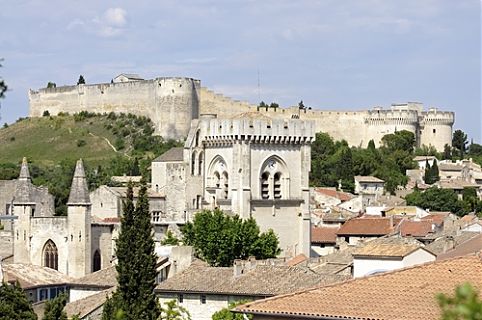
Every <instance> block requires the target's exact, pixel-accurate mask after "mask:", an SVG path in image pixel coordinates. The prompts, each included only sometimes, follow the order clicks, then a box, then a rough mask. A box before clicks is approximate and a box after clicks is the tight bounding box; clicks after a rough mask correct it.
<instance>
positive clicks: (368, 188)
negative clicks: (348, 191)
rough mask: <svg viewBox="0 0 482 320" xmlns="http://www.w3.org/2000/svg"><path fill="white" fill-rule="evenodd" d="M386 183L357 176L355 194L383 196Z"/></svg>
mask: <svg viewBox="0 0 482 320" xmlns="http://www.w3.org/2000/svg"><path fill="white" fill-rule="evenodd" d="M384 190H385V181H383V180H382V179H378V178H377V177H372V176H355V194H364V195H379V196H381V195H383V194H384V193H385V192H384Z"/></svg>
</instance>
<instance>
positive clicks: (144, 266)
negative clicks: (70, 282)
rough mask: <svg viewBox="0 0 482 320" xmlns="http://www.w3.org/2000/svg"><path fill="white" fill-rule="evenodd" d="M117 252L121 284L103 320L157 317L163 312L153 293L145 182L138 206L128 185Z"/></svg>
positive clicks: (153, 266)
mask: <svg viewBox="0 0 482 320" xmlns="http://www.w3.org/2000/svg"><path fill="white" fill-rule="evenodd" d="M116 255H117V260H118V263H117V266H116V270H117V281H118V287H117V291H116V292H114V294H113V296H112V298H111V299H110V300H109V301H108V302H107V303H106V308H105V310H104V313H103V315H102V319H119V318H122V319H125V320H134V319H146V320H154V319H157V318H158V317H159V314H160V310H159V306H158V303H157V299H156V296H155V294H154V287H155V279H156V275H157V272H156V260H157V257H156V254H155V252H154V240H153V238H152V227H151V218H150V213H149V202H148V199H147V187H146V184H145V181H143V182H142V185H141V188H140V190H139V195H138V198H137V204H136V206H135V207H134V195H133V190H132V184H129V186H128V188H127V199H126V201H125V202H124V215H123V217H122V218H121V230H120V232H119V237H118V238H117V241H116Z"/></svg>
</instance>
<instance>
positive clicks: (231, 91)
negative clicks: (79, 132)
mask: <svg viewBox="0 0 482 320" xmlns="http://www.w3.org/2000/svg"><path fill="white" fill-rule="evenodd" d="M0 7H1V11H0V27H1V30H2V35H1V36H0V57H3V58H4V61H3V67H2V68H0V76H1V77H2V78H3V79H5V80H6V82H7V84H8V86H9V89H10V91H8V92H7V96H6V98H5V99H4V100H3V101H1V117H2V119H1V121H2V123H3V122H13V121H15V120H16V119H17V118H18V117H23V116H26V115H27V114H28V99H27V91H28V89H29V88H32V89H37V88H40V87H45V86H46V84H47V82H48V81H53V82H56V83H57V85H58V86H59V85H64V84H74V83H75V82H76V81H77V79H78V77H79V74H83V75H84V77H85V79H86V81H87V83H96V82H109V81H110V79H111V78H113V77H114V76H115V75H117V74H119V73H122V72H129V73H139V74H140V75H141V76H143V77H144V78H146V79H147V78H154V77H156V76H187V77H193V78H197V79H201V81H202V85H203V86H207V87H209V88H210V89H213V90H215V91H218V92H221V93H223V94H225V95H228V96H231V97H234V98H236V99H242V100H248V101H250V102H252V103H258V102H259V99H258V94H259V95H260V97H261V99H262V100H264V101H266V102H272V101H275V102H278V103H280V104H281V105H282V106H289V105H295V104H297V103H298V102H299V101H300V100H301V99H302V100H303V101H304V103H305V105H307V106H312V107H313V108H318V109H332V110H336V109H340V110H362V109H365V108H370V107H373V106H377V105H379V106H389V105H390V104H391V103H394V102H406V101H420V102H423V103H424V104H425V105H426V106H436V107H439V108H441V109H443V110H453V111H456V119H457V120H456V124H455V128H456V129H457V128H460V129H463V130H464V131H466V132H467V133H468V134H469V136H470V137H472V138H474V140H475V141H476V142H480V141H481V136H482V130H481V122H482V119H481V114H482V111H481V19H480V15H481V8H480V7H481V1H480V0H403V1H397V0H343V1H341V0H323V1H315V0H312V1H303V0H299V1H285V0H263V1H254V0H252V1H235V0H233V1H214V0H213V1H201V0H199V1H194V0H186V1H180V0H177V1H161V0H147V1H143V0H138V1H108V0H103V1H94V0H83V1H72V0H69V1H67V0H50V1H40V0H31V1H30V0H15V1H13V0H12V1H4V0H0ZM258 70H259V75H260V76H259V79H260V92H258Z"/></svg>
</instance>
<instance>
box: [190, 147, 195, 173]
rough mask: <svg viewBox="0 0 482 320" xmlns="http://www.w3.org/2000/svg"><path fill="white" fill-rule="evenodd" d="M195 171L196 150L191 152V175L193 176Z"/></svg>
mask: <svg viewBox="0 0 482 320" xmlns="http://www.w3.org/2000/svg"><path fill="white" fill-rule="evenodd" d="M195 173H196V152H193V153H192V155H191V175H192V176H193V175H194V174H195Z"/></svg>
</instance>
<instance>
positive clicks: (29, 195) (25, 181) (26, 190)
mask: <svg viewBox="0 0 482 320" xmlns="http://www.w3.org/2000/svg"><path fill="white" fill-rule="evenodd" d="M33 198H34V195H33V185H32V181H31V179H30V172H29V170H28V162H27V158H25V157H24V158H23V159H22V166H21V168H20V175H19V176H18V181H17V187H16V189H15V196H14V200H13V203H14V204H32V203H34V202H35V201H34V199H33Z"/></svg>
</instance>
